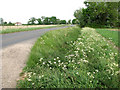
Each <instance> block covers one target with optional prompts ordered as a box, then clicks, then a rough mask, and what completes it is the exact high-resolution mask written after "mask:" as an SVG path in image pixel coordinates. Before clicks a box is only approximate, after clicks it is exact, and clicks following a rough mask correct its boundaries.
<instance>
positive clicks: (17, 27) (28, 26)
mask: <svg viewBox="0 0 120 90" xmlns="http://www.w3.org/2000/svg"><path fill="white" fill-rule="evenodd" d="M49 26H57V25H22V26H0V30H6V29H21V28H35V27H49Z"/></svg>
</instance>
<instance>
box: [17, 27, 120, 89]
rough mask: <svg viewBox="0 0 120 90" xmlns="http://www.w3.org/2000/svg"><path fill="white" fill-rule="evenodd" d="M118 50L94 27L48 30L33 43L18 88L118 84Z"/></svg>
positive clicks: (92, 86)
mask: <svg viewBox="0 0 120 90" xmlns="http://www.w3.org/2000/svg"><path fill="white" fill-rule="evenodd" d="M118 70H119V69H118V51H117V49H114V48H113V47H112V46H111V45H110V44H108V43H107V42H106V40H105V39H104V38H102V36H100V35H99V34H98V33H96V31H95V30H94V29H91V28H84V29H82V30H81V29H80V28H78V27H72V28H66V29H61V30H56V31H49V32H47V33H46V34H44V35H43V36H42V37H40V38H39V39H38V40H37V42H36V43H35V45H34V46H33V48H32V50H31V53H30V56H29V59H28V62H27V65H26V67H25V68H24V70H23V73H24V74H23V75H22V76H24V78H23V80H19V81H18V84H17V87H18V88H98V87H102V88H117V87H118V86H119V81H118V73H119V71H118Z"/></svg>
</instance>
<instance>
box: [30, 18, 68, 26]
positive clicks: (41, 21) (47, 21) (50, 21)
mask: <svg viewBox="0 0 120 90" xmlns="http://www.w3.org/2000/svg"><path fill="white" fill-rule="evenodd" d="M36 21H37V22H38V25H50V24H54V25H55V24H67V22H66V20H60V19H57V17H55V16H52V17H45V16H42V17H41V18H38V19H36V18H35V17H32V18H30V19H29V21H28V24H29V25H35V24H36V23H35V22H36Z"/></svg>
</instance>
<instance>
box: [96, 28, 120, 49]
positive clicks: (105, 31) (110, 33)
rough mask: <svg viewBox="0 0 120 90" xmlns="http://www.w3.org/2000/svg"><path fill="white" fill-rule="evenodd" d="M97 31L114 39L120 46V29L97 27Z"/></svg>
mask: <svg viewBox="0 0 120 90" xmlns="http://www.w3.org/2000/svg"><path fill="white" fill-rule="evenodd" d="M96 31H97V32H98V33H99V34H101V35H102V36H104V37H105V38H106V39H108V40H110V41H112V42H113V43H114V44H115V45H116V46H117V47H118V46H119V47H120V42H119V39H118V38H119V37H118V36H119V33H120V31H112V30H109V29H96Z"/></svg>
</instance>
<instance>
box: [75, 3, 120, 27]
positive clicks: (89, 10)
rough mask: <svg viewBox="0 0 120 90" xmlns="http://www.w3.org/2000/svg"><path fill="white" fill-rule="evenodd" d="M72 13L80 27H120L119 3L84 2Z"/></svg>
mask: <svg viewBox="0 0 120 90" xmlns="http://www.w3.org/2000/svg"><path fill="white" fill-rule="evenodd" d="M84 4H85V6H86V8H80V9H78V10H76V11H75V12H74V16H75V17H76V22H77V23H78V24H79V26H80V27H85V26H89V27H118V26H119V27H120V20H119V19H120V12H119V11H120V2H86V1H85V2H84Z"/></svg>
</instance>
